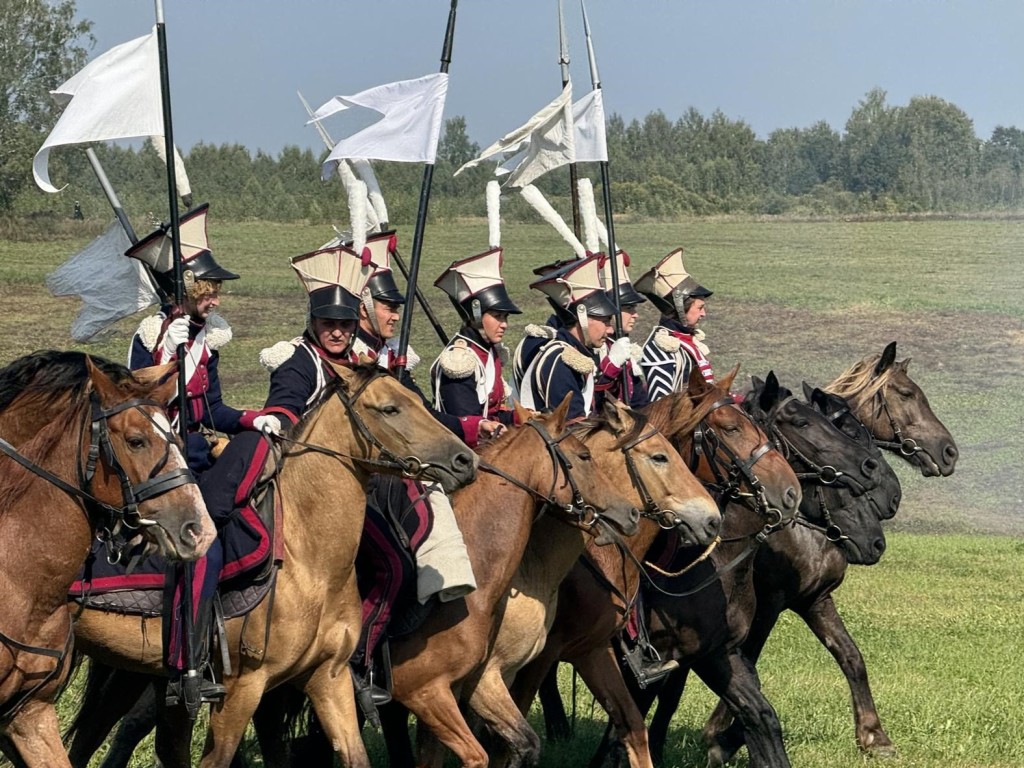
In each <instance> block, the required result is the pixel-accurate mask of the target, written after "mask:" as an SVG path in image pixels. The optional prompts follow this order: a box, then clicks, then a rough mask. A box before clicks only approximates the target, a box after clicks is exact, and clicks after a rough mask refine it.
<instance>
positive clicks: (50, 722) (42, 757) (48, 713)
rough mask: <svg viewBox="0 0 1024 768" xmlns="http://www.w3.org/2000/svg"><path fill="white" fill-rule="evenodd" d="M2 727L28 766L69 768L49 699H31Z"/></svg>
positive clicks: (31, 767)
mask: <svg viewBox="0 0 1024 768" xmlns="http://www.w3.org/2000/svg"><path fill="white" fill-rule="evenodd" d="M4 729H5V734H6V736H7V738H8V739H9V740H10V743H11V744H12V745H13V746H14V749H15V750H16V751H17V754H18V756H19V757H20V758H21V760H22V761H23V762H24V764H25V765H26V766H27V768H71V762H70V761H69V760H68V753H67V752H66V751H65V750H64V743H63V742H62V741H61V739H60V723H59V721H58V720H57V710H56V709H55V708H54V706H53V703H52V702H49V701H39V700H38V699H32V700H30V701H29V702H28V704H26V705H25V706H24V707H23V708H22V709H21V711H19V712H18V714H16V715H15V716H14V717H13V718H12V719H11V720H10V721H9V722H8V723H7V724H6V725H5V726H4Z"/></svg>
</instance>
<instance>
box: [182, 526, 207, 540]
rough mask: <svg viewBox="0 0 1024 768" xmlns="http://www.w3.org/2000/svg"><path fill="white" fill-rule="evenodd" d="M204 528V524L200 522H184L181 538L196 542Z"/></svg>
mask: <svg viewBox="0 0 1024 768" xmlns="http://www.w3.org/2000/svg"><path fill="white" fill-rule="evenodd" d="M202 530H203V529H202V526H200V525H199V524H198V523H193V522H188V523H183V524H182V526H181V540H182V541H185V542H189V543H191V544H195V543H196V542H198V541H199V535H200V533H202Z"/></svg>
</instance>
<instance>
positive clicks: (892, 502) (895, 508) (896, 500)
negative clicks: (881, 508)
mask: <svg viewBox="0 0 1024 768" xmlns="http://www.w3.org/2000/svg"><path fill="white" fill-rule="evenodd" d="M899 509H900V497H899V494H897V495H895V496H893V497H892V498H891V499H889V510H890V511H891V512H892V513H893V514H894V515H895V514H896V513H897V512H899Z"/></svg>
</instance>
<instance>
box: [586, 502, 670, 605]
mask: <svg viewBox="0 0 1024 768" xmlns="http://www.w3.org/2000/svg"><path fill="white" fill-rule="evenodd" d="M660 532H661V526H659V525H658V524H657V523H655V522H654V521H653V520H651V519H649V518H646V517H641V518H640V525H639V527H638V528H637V532H636V533H634V534H633V535H632V536H622V537H620V538H619V542H620V543H619V544H609V545H604V546H599V545H597V544H595V543H594V540H593V539H590V540H588V541H587V555H588V556H589V557H590V559H591V560H592V561H593V562H594V564H595V565H596V566H597V568H598V570H600V571H601V573H602V575H603V576H604V577H605V578H606V579H607V580H608V582H609V583H610V584H612V585H614V587H615V588H616V589H617V590H618V591H619V592H620V593H621V594H623V595H632V594H634V593H635V592H636V590H637V589H639V587H640V566H639V565H637V563H642V562H643V558H644V555H646V554H647V550H649V549H650V548H651V545H652V544H653V543H654V540H655V539H656V538H657V537H658V534H659V533H660Z"/></svg>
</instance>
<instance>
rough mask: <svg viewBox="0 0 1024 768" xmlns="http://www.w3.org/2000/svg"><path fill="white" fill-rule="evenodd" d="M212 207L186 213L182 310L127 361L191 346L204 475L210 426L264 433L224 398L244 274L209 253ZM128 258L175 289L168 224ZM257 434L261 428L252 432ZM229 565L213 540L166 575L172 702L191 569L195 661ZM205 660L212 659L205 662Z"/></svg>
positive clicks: (195, 435)
mask: <svg viewBox="0 0 1024 768" xmlns="http://www.w3.org/2000/svg"><path fill="white" fill-rule="evenodd" d="M208 210H209V206H208V205H207V204H203V205H201V206H199V207H198V208H195V209H193V210H192V211H189V212H188V213H186V214H184V215H183V216H182V217H181V221H180V229H179V231H180V238H181V258H182V262H183V279H184V283H185V286H184V287H185V292H184V304H183V306H181V307H180V308H174V307H171V306H163V307H161V309H160V312H159V313H158V314H156V315H153V316H151V317H147V318H146V319H145V320H143V321H142V322H141V323H140V324H139V328H138V330H137V331H136V332H135V336H134V337H133V339H132V344H131V350H130V352H129V357H128V365H129V367H130V368H132V369H133V370H135V369H138V368H145V367H148V366H151V365H158V364H161V363H167V362H171V361H174V360H176V359H177V355H178V347H179V346H182V345H184V349H185V354H186V358H185V376H186V385H185V389H186V393H187V398H188V414H187V420H188V433H187V458H188V465H189V468H190V469H191V470H192V472H193V473H194V474H195V475H196V476H197V477H200V476H201V475H202V474H203V473H205V472H206V471H207V470H209V469H210V466H211V465H212V463H213V446H214V443H213V442H211V439H208V438H207V434H208V433H209V434H212V432H207V431H209V430H217V431H218V432H223V433H227V434H230V435H234V434H238V433H239V432H241V431H242V430H247V429H248V430H252V429H255V430H258V429H259V428H260V427H261V426H262V424H261V423H260V419H259V416H260V413H259V411H240V410H237V409H235V408H231V407H229V406H228V405H226V404H225V403H224V401H223V399H222V397H221V386H220V376H219V374H218V369H219V366H218V363H219V360H220V354H219V350H220V348H221V347H223V346H224V345H225V344H227V343H228V342H229V341H231V336H232V333H231V327H230V326H229V325H228V324H227V323H226V322H225V321H224V319H223V318H221V316H220V315H218V314H217V313H216V311H215V310H216V309H217V308H218V307H219V306H220V289H221V284H222V282H223V281H224V280H235V279H237V278H238V275H236V274H235V273H233V272H229V271H228V270H226V269H224V268H223V267H222V266H220V265H219V264H218V263H217V262H216V261H215V260H214V258H213V254H212V253H211V252H210V248H209V241H208V238H207V231H206V216H207V212H208ZM125 255H126V256H130V257H132V258H135V259H138V260H139V261H142V262H143V263H145V264H147V265H148V266H149V268H150V270H151V272H152V274H153V277H154V278H155V280H156V281H157V283H158V284H159V286H160V287H161V288H162V289H163V290H164V291H166V292H167V293H169V294H173V292H174V262H173V258H174V257H173V249H172V243H171V237H170V235H169V234H168V232H167V227H161V228H160V229H157V230H156V231H155V232H153V233H151V234H150V235H149V236H147V237H145V238H144V239H142V240H140V241H139V242H138V243H137V244H136V245H134V246H132V247H131V248H130V249H128V251H126V252H125ZM177 411H178V403H177V400H175V401H174V402H172V403H171V404H170V405H169V406H168V412H169V413H170V414H171V416H172V417H173V419H174V422H175V426H177V423H178V416H179V414H178V412H177ZM252 434H254V435H255V433H252ZM222 564H223V551H222V547H221V543H220V540H219V539H218V540H217V541H215V542H214V543H213V545H212V546H211V547H210V549H209V551H208V552H207V554H206V556H205V557H203V558H202V559H201V560H199V561H198V562H197V563H195V564H194V565H192V566H186V565H180V564H179V565H175V566H172V567H171V568H170V569H169V571H168V574H167V580H166V581H167V599H166V600H165V616H164V632H163V636H164V658H165V661H166V663H167V665H168V667H169V669H170V672H171V683H170V685H169V686H168V696H167V697H168V702H169V703H176V702H177V700H178V699H179V698H180V694H181V685H180V680H181V673H182V671H183V670H184V669H185V668H186V667H187V666H189V664H188V660H187V658H186V650H185V643H184V642H183V640H184V634H183V633H184V622H183V621H182V616H181V610H182V604H183V595H182V590H183V589H184V584H185V583H186V582H185V579H184V575H185V574H184V569H185V568H194V572H193V584H194V587H193V590H194V591H195V589H197V588H198V590H199V594H198V595H196V594H193V597H192V611H193V626H194V628H195V636H194V638H190V640H189V647H190V648H194V649H195V650H194V651H193V656H192V658H193V659H199V660H202V658H203V657H204V656H205V655H206V650H205V649H206V648H207V647H208V643H209V634H210V631H211V629H212V627H211V623H212V601H213V596H214V593H215V592H216V589H217V578H218V575H219V573H220V569H221V566H222ZM204 663H205V662H204ZM199 695H200V696H201V698H202V700H203V701H219V700H220V699H221V698H223V695H224V687H223V686H221V685H218V684H216V683H214V682H213V681H211V680H208V679H205V678H203V680H202V681H201V683H200V690H199Z"/></svg>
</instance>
